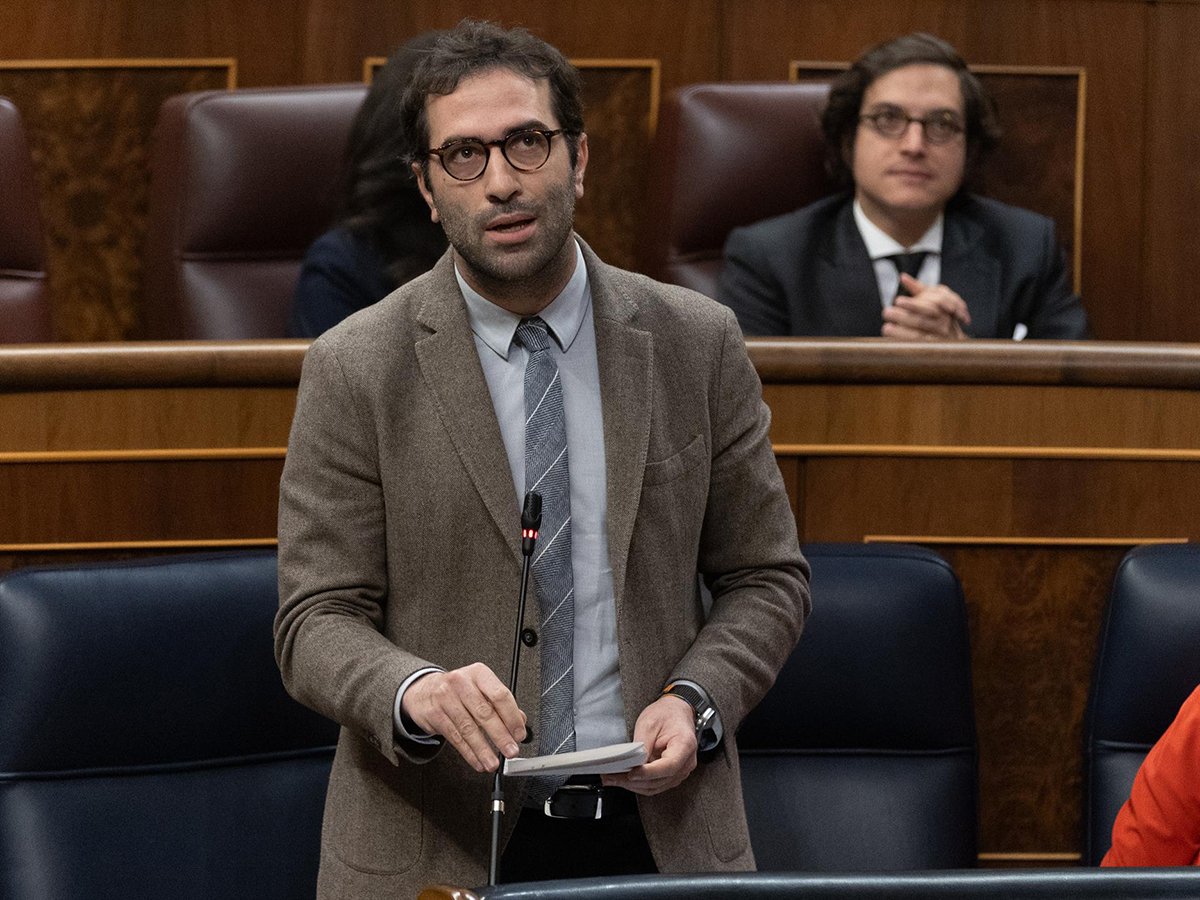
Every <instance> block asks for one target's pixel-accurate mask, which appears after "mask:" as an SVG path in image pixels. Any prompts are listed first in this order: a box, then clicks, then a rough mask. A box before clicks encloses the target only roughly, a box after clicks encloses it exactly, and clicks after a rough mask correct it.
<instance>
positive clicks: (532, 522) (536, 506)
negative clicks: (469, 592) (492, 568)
mask: <svg viewBox="0 0 1200 900" xmlns="http://www.w3.org/2000/svg"><path fill="white" fill-rule="evenodd" d="M541 527H542V495H541V494H539V493H537V492H536V491H530V492H529V493H528V494H526V495H525V506H524V508H522V510H521V553H522V554H524V555H525V556H530V555H532V554H533V544H534V541H536V540H537V536H538V529H539V528H541ZM513 687H515V685H511V684H510V685H509V688H510V689H511V688H513Z"/></svg>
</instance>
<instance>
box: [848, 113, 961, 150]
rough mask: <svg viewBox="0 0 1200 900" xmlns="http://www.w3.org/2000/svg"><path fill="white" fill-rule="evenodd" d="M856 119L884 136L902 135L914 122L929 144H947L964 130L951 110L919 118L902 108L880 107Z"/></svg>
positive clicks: (896, 136) (897, 136) (894, 136)
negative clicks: (866, 123)
mask: <svg viewBox="0 0 1200 900" xmlns="http://www.w3.org/2000/svg"><path fill="white" fill-rule="evenodd" d="M858 121H860V122H868V123H870V125H871V127H872V128H873V129H875V132H876V133H877V134H879V135H881V136H882V137H885V138H893V139H894V138H899V137H903V136H904V133H905V132H906V131H908V126H909V125H911V124H912V123H913V122H916V123H917V124H918V125H920V126H921V129H922V130H923V131H924V132H925V140H927V141H929V143H931V144H948V143H950V142H951V141H952V140H954V139H955V138H956V137H958V136H959V135H960V134H962V133H963V132H964V131H966V129H965V128H963V125H962V123H961V122H960V121H959V120H958V118H957V117H956V116H955V115H954V113H951V112H939V113H933V114H932V115H928V116H925V118H923V119H919V118H917V117H916V116H910V115H909V114H908V113H906V112H905V111H904V110H902V109H881V110H879V111H878V112H873V113H867V114H866V115H863V116H859V117H858Z"/></svg>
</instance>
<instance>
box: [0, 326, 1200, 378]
mask: <svg viewBox="0 0 1200 900" xmlns="http://www.w3.org/2000/svg"><path fill="white" fill-rule="evenodd" d="M746 349H747V350H748V352H749V354H750V359H751V361H752V362H753V363H754V367H755V368H756V369H757V370H758V374H759V377H760V378H761V379H762V380H763V382H765V383H771V384H805V383H822V384H829V383H845V384H939V385H941V384H1048V385H1065V386H1073V387H1080V386H1089V387H1123V388H1147V387H1150V388H1187V389H1195V388H1200V348H1197V347H1196V345H1194V344H1168V343H1161V344H1153V343H1145V344H1130V343H1121V342H1117V341H946V342H916V341H889V340H887V339H886V338H781V337H771V338H748V339H747V340H746ZM0 373H2V365H0Z"/></svg>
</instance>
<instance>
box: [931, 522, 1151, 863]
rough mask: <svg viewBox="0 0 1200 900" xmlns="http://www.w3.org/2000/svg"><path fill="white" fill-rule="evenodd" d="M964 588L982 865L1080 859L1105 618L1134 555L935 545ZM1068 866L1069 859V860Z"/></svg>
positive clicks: (1074, 549) (1118, 549) (1075, 549)
mask: <svg viewBox="0 0 1200 900" xmlns="http://www.w3.org/2000/svg"><path fill="white" fill-rule="evenodd" d="M933 549H934V550H936V551H937V552H939V553H941V554H942V555H943V556H945V557H946V559H947V560H948V561H949V562H950V564H951V565H952V566H954V570H955V572H957V573H958V576H959V578H960V579H961V581H962V585H963V595H964V596H965V598H966V603H967V618H968V623H969V626H970V630H971V671H972V677H973V679H974V685H973V687H974V692H975V707H976V724H977V728H978V739H979V779H980V784H979V796H980V810H979V814H980V815H979V818H980V834H979V851H980V855H981V862H982V863H983V864H985V865H993V864H996V863H1004V862H1007V861H1009V860H1011V859H1012V858H1013V857H1014V856H1015V855H1018V854H1034V855H1036V856H1038V857H1039V860H1038V862H1039V863H1040V864H1042V865H1049V864H1053V863H1054V862H1060V861H1061V862H1066V861H1070V860H1071V857H1072V855H1073V854H1075V853H1077V852H1078V846H1079V838H1080V821H1081V816H1082V805H1081V799H1082V796H1083V782H1082V767H1081V759H1080V750H1081V748H1082V747H1083V716H1084V710H1085V709H1086V706H1087V693H1088V685H1089V684H1090V682H1091V674H1092V665H1093V661H1094V657H1095V652H1096V646H1097V635H1099V633H1100V619H1101V615H1102V613H1103V610H1104V604H1105V597H1106V596H1107V593H1108V587H1109V585H1110V584H1111V582H1112V576H1113V573H1114V572H1115V571H1116V568H1117V564H1118V563H1119V562H1120V559H1121V557H1122V556H1123V555H1124V554H1125V552H1126V551H1127V550H1128V549H1129V548H1128V547H1123V546H1122V547H1069V548H1056V549H1054V550H1048V549H1046V548H1044V547H1030V546H1023V547H994V546H993V547H988V546H980V545H974V546H965V547H945V546H934V547H933ZM1063 857H1065V859H1064V858H1063Z"/></svg>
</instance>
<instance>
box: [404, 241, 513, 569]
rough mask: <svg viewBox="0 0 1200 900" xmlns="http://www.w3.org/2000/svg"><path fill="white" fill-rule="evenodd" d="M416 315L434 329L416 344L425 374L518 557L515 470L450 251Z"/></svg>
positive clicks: (456, 445)
mask: <svg viewBox="0 0 1200 900" xmlns="http://www.w3.org/2000/svg"><path fill="white" fill-rule="evenodd" d="M418 319H419V320H420V322H421V323H422V324H423V325H425V326H426V327H427V328H429V329H431V332H432V333H431V334H430V335H429V336H428V337H425V338H422V339H421V340H419V341H417V344H416V353H417V361H418V364H419V365H420V367H421V375H422V377H423V378H424V380H425V384H426V385H427V386H428V388H429V391H430V393H431V394H432V395H433V396H434V397H435V398H436V402H437V407H438V413H439V415H440V417H441V420H442V424H443V425H444V426H445V428H446V430H447V431H448V432H449V434H450V440H451V443H453V445H454V449H455V452H457V454H458V457H459V459H460V460H461V461H462V464H463V467H464V468H465V469H466V470H467V474H468V476H469V477H470V479H471V482H472V483H473V484H474V485H475V490H476V491H478V492H479V496H480V498H481V499H482V500H483V503H484V505H485V506H486V507H487V510H488V512H489V513H490V514H491V516H492V519H493V521H494V522H495V523H496V527H497V528H499V529H500V533H501V534H502V535H504V538H505V541H506V542H507V543H508V545H509V547H510V549H511V550H512V552H513V555H514V557H516V558H517V559H518V560H520V557H521V541H520V535H519V527H518V525H519V515H520V510H519V509H518V508H517V505H516V503H515V501H514V498H515V497H516V493H515V489H514V487H513V483H512V470H511V469H510V468H509V464H508V455H507V454H506V452H505V450H504V439H503V438H502V437H501V435H500V425H499V423H498V422H497V421H496V409H495V407H494V406H493V405H492V396H491V393H490V392H489V391H488V386H487V380H486V379H485V378H484V375H483V367H482V366H481V365H480V363H479V352H478V351H477V350H476V349H475V339H474V336H473V335H472V333H471V325H470V322H469V321H468V320H467V309H466V301H465V300H463V296H462V292H461V291H460V290H459V288H458V281H457V280H456V279H455V277H454V264H453V262H452V259H451V254H450V253H447V254H446V256H444V257H443V258H442V260H441V262H439V263H438V265H437V267H436V268H435V269H434V270H433V273H432V274H431V283H430V289H429V292H428V294H427V296H426V298H425V300H424V303H423V305H422V307H421V309H420V311H419V312H418Z"/></svg>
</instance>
